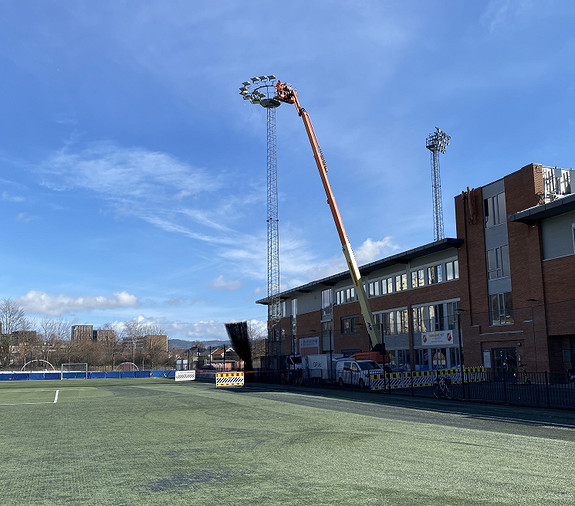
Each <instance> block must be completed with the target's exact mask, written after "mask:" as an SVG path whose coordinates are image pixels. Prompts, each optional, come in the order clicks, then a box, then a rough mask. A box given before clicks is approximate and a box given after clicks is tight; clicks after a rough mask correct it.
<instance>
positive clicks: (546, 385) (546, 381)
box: [545, 371, 551, 408]
mask: <svg viewBox="0 0 575 506" xmlns="http://www.w3.org/2000/svg"><path fill="white" fill-rule="evenodd" d="M545 392H546V394H547V407H548V408H550V407H551V395H550V391H549V376H548V373H547V371H545Z"/></svg>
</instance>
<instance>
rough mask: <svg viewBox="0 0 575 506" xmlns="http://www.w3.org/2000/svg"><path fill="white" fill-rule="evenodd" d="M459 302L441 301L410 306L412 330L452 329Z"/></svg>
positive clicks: (455, 322) (455, 321)
mask: <svg viewBox="0 0 575 506" xmlns="http://www.w3.org/2000/svg"><path fill="white" fill-rule="evenodd" d="M458 308H459V303H458V302H457V301H454V302H443V303H440V304H429V305H425V306H417V307H414V308H412V318H413V331H414V332H435V331H437V330H453V329H455V328H456V327H457V311H458Z"/></svg>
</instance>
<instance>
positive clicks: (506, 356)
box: [493, 348, 517, 380]
mask: <svg viewBox="0 0 575 506" xmlns="http://www.w3.org/2000/svg"><path fill="white" fill-rule="evenodd" d="M493 371H494V372H495V378H496V379H500V380H502V379H504V378H505V379H509V378H510V377H513V375H514V374H515V373H516V372H517V351H516V350H515V348H493Z"/></svg>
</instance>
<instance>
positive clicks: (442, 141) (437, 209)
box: [425, 127, 451, 241]
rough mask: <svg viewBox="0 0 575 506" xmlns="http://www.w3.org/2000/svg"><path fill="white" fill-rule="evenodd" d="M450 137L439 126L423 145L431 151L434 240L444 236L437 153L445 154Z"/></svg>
mask: <svg viewBox="0 0 575 506" xmlns="http://www.w3.org/2000/svg"><path fill="white" fill-rule="evenodd" d="M450 140H451V137H450V136H449V135H447V134H446V133H445V132H442V131H441V130H440V129H439V128H437V127H435V132H433V133H430V134H429V135H428V136H427V139H426V140H425V147H426V148H427V149H429V151H431V185H432V189H433V226H434V230H435V233H434V239H433V240H434V241H439V240H441V239H443V238H444V237H445V235H444V232H443V203H442V198H441V177H440V174H439V153H443V154H445V149H446V148H447V146H449V141H450Z"/></svg>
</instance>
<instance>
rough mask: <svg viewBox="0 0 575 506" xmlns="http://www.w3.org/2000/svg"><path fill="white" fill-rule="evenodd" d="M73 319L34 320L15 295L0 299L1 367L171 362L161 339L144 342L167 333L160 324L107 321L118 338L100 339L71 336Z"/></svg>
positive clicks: (104, 366) (107, 327) (102, 366)
mask: <svg viewBox="0 0 575 506" xmlns="http://www.w3.org/2000/svg"><path fill="white" fill-rule="evenodd" d="M72 325H73V323H72V322H70V321H67V320H65V319H62V318H56V319H51V318H44V319H42V320H33V319H31V318H29V317H27V315H26V314H25V312H24V310H23V309H22V308H21V307H20V306H18V304H16V303H15V302H14V301H13V300H12V299H2V300H0V326H1V327H0V330H1V335H0V367H1V368H4V369H15V368H18V369H20V368H21V367H23V366H24V365H25V364H27V363H30V362H32V364H30V365H31V366H32V365H34V364H35V365H38V366H41V367H42V366H45V365H46V363H45V362H49V363H50V364H52V365H53V366H54V367H56V368H58V367H59V366H60V365H61V364H62V363H71V362H87V363H88V364H89V365H90V367H95V368H99V369H114V368H115V367H116V366H117V365H118V364H121V363H122V362H133V363H135V364H137V365H138V367H146V368H148V367H149V368H152V367H160V366H165V365H167V364H168V363H169V357H168V353H166V351H165V347H163V346H162V345H161V344H160V343H158V342H152V343H151V344H149V345H148V346H145V345H144V343H145V336H149V335H161V334H165V332H164V330H163V329H162V328H161V327H159V326H157V325H151V324H147V323H145V322H141V321H138V320H131V321H127V322H122V323H119V324H115V325H112V324H106V325H104V326H103V327H102V328H101V330H106V331H111V332H108V333H107V334H108V335H113V336H115V339H110V340H108V341H103V342H98V341H92V340H89V339H88V340H71V331H72Z"/></svg>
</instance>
